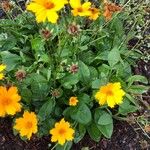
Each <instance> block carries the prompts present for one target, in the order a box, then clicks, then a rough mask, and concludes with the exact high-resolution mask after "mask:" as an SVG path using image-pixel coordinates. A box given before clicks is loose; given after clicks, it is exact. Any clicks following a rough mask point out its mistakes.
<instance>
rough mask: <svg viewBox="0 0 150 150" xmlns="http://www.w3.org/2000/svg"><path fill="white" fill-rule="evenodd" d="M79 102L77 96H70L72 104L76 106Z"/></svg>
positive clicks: (70, 103)
mask: <svg viewBox="0 0 150 150" xmlns="http://www.w3.org/2000/svg"><path fill="white" fill-rule="evenodd" d="M78 102H79V101H78V99H77V97H70V99H69V105H70V106H76V105H77V103H78Z"/></svg>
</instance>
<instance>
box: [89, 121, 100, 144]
mask: <svg viewBox="0 0 150 150" xmlns="http://www.w3.org/2000/svg"><path fill="white" fill-rule="evenodd" d="M87 131H88V133H89V135H90V137H91V138H92V139H93V140H94V141H96V142H99V141H100V138H101V132H100V131H99V129H98V127H97V125H96V124H95V123H92V124H91V125H90V126H88V127H87Z"/></svg>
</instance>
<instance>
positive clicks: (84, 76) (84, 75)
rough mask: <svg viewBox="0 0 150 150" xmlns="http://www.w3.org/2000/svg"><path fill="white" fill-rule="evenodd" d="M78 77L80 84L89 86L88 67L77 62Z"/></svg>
mask: <svg viewBox="0 0 150 150" xmlns="http://www.w3.org/2000/svg"><path fill="white" fill-rule="evenodd" d="M79 77H80V80H81V81H82V82H84V83H86V84H89V81H90V70H89V68H88V66H87V65H86V64H84V63H83V62H82V61H79Z"/></svg>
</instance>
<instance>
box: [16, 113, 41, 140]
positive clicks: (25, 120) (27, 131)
mask: <svg viewBox="0 0 150 150" xmlns="http://www.w3.org/2000/svg"><path fill="white" fill-rule="evenodd" d="M37 123H38V121H37V116H36V114H35V113H34V112H28V111H25V112H24V114H23V117H20V118H18V119H16V121H15V126H14V129H16V130H18V131H19V133H20V135H21V136H22V137H24V136H26V137H27V138H28V139H29V140H30V138H31V136H32V133H34V134H35V133H37Z"/></svg>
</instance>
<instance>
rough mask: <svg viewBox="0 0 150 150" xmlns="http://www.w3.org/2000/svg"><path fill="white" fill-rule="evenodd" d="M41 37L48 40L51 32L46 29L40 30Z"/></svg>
mask: <svg viewBox="0 0 150 150" xmlns="http://www.w3.org/2000/svg"><path fill="white" fill-rule="evenodd" d="M41 35H42V37H43V38H44V39H45V40H48V39H49V38H50V37H51V36H52V32H51V31H50V30H48V29H42V30H41Z"/></svg>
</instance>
